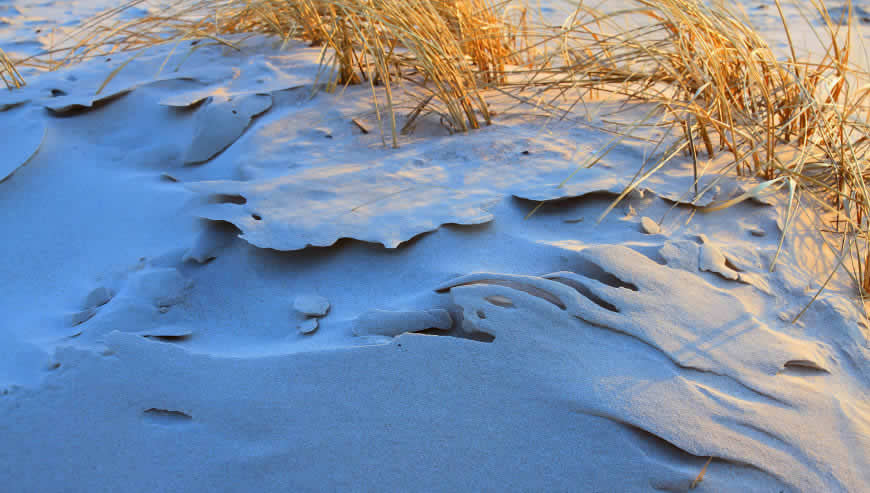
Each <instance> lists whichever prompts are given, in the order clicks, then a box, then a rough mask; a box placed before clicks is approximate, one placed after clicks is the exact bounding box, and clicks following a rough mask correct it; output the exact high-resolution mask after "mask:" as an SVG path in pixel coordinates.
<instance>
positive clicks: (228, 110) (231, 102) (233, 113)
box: [184, 94, 272, 164]
mask: <svg viewBox="0 0 870 493" xmlns="http://www.w3.org/2000/svg"><path fill="white" fill-rule="evenodd" d="M271 107H272V96H271V95H269V94H247V95H242V96H212V97H211V100H210V101H208V102H207V103H206V105H205V106H204V107H203V108H201V109H200V110H199V111H198V112H197V114H196V131H195V134H194V136H193V142H191V143H190V148H189V149H188V150H187V154H186V155H185V157H184V162H185V163H186V164H195V163H202V162H205V161H208V160H209V159H211V158H213V157H214V156H216V155H217V154H218V153H220V152H221V151H223V150H224V149H226V148H227V147H229V146H230V145H232V143H233V142H235V141H236V139H238V138H239V137H241V135H242V134H243V133H244V132H245V129H247V128H248V125H250V124H251V119H253V118H254V117H256V116H257V115H260V114H262V113H265V112H266V111H268V110H269V108H271Z"/></svg>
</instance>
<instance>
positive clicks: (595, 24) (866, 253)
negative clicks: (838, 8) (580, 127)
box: [519, 0, 870, 294]
mask: <svg viewBox="0 0 870 493" xmlns="http://www.w3.org/2000/svg"><path fill="white" fill-rule="evenodd" d="M635 4H636V5H637V7H636V8H632V9H628V10H623V11H619V12H615V13H602V12H597V11H594V10H592V9H585V8H583V7H582V5H581V6H580V7H578V10H577V11H576V12H575V13H574V15H573V16H572V17H571V18H570V19H569V20H568V21H567V22H566V23H565V24H564V25H563V26H562V27H561V29H559V32H558V33H555V34H549V33H545V34H544V38H545V40H544V41H545V42H549V43H555V42H558V45H559V50H558V51H556V52H555V53H553V54H551V55H550V56H549V57H548V58H546V59H544V60H539V61H538V63H537V66H539V67H546V68H545V69H542V70H538V71H536V72H534V73H533V76H532V77H531V79H530V80H528V81H524V82H523V84H522V87H521V88H520V89H521V91H519V92H520V93H523V92H528V91H529V89H533V90H534V91H535V94H536V96H542V95H546V94H551V95H554V96H552V97H551V99H548V100H546V102H545V104H544V105H543V106H544V107H546V108H547V109H548V111H551V112H557V113H558V111H560V110H563V109H564V108H565V107H566V106H568V107H571V106H573V105H575V104H576V103H577V102H576V101H573V102H572V101H569V102H568V104H567V105H566V104H565V103H564V102H563V103H559V101H558V98H559V97H560V96H562V95H563V94H565V93H566V92H567V91H568V90H579V91H581V93H582V96H581V99H582V98H584V97H586V96H587V95H589V94H591V93H593V92H599V93H608V94H611V95H612V97H615V98H618V99H623V100H625V101H636V102H644V103H654V104H655V105H657V106H658V107H659V109H660V116H661V118H662V120H661V122H662V123H660V124H659V125H661V126H665V127H670V129H671V132H670V135H672V136H673V135H680V137H681V138H679V139H678V140H677V141H676V143H675V144H674V145H673V146H672V147H671V148H670V149H669V150H668V151H666V152H664V153H663V156H664V157H663V158H662V159H660V160H659V161H658V162H656V163H654V164H652V165H651V166H650V167H649V168H648V169H647V170H644V172H643V173H639V174H638V177H637V178H636V180H635V181H634V183H633V185H631V186H630V187H628V189H627V190H626V191H625V192H624V193H623V195H622V196H620V198H619V200H621V199H622V198H623V197H624V196H625V195H626V194H627V193H628V192H629V191H630V190H631V189H633V188H635V187H637V186H638V185H639V184H640V183H641V182H642V181H643V180H645V179H647V178H649V177H650V176H651V175H652V174H653V173H655V172H656V171H658V170H660V169H661V168H662V167H664V166H665V165H666V164H667V163H668V162H669V161H670V160H672V159H673V158H674V157H676V156H678V155H679V153H680V152H683V151H688V152H690V154H691V155H692V157H693V158H694V159H696V160H697V154H698V150H699V149H701V150H705V151H706V153H707V154H708V155H709V156H710V157H711V158H712V157H714V156H716V155H717V154H719V153H722V152H725V153H727V154H729V155H730V159H729V160H728V162H729V163H730V164H729V165H728V166H727V167H726V169H725V170H726V171H727V170H728V169H730V170H731V171H732V172H735V173H738V174H741V175H754V176H758V177H760V178H762V179H763V180H766V181H765V182H764V183H763V184H762V185H760V186H759V187H756V190H755V191H756V192H760V191H761V190H763V189H765V188H776V187H783V186H785V187H787V188H788V189H789V191H790V196H789V200H790V203H789V210H788V219H787V221H786V234H787V233H788V228H789V226H790V219H791V217H792V215H793V213H794V210H795V208H796V207H797V206H798V203H799V202H800V199H801V198H806V199H809V200H810V201H812V202H815V203H816V204H817V205H818V206H820V207H821V209H822V210H823V211H824V212H827V213H828V217H829V219H832V221H833V224H832V226H833V229H834V230H836V232H838V233H840V238H839V242H840V244H839V245H835V244H834V243H832V242H830V241H829V242H828V244H829V245H830V246H832V248H833V249H834V250H835V251H836V252H837V254H838V255H839V256H840V259H839V260H840V262H843V260H844V259H845V257H846V256H848V255H849V254H851V255H852V258H853V263H852V267H851V268H850V269H848V270H849V272H850V274H851V275H852V276H853V278H854V279H855V281H856V284H857V286H858V287H859V291H860V292H862V294H863V293H866V292H868V291H870V250H868V249H867V240H868V236H870V228H868V221H867V215H868V213H870V195H868V193H867V186H866V182H865V180H866V179H867V177H868V170H867V166H866V162H867V155H868V151H870V138H868V124H867V122H868V121H870V120H868V117H870V106H868V105H867V101H866V99H867V95H868V91H870V86H868V85H867V82H868V74H867V73H866V72H865V71H864V70H862V69H859V68H856V67H855V66H853V65H852V64H851V63H850V55H851V51H852V47H851V45H850V44H849V39H851V36H850V35H851V32H850V31H851V23H847V24H846V26H845V27H843V28H841V27H840V23H839V22H835V21H834V20H832V19H830V16H829V15H828V13H827V10H826V8H825V5H824V3H815V4H814V5H815V8H816V10H817V12H816V13H817V14H818V15H819V16H820V17H821V18H822V19H823V20H824V21H825V22H824V27H823V28H822V30H821V32H820V33H818V32H817V35H818V36H820V37H821V38H823V39H826V40H827V43H826V44H827V45H828V51H827V53H825V54H824V55H823V56H822V57H821V59H819V60H814V61H807V60H800V59H799V58H798V57H797V55H796V54H795V48H794V45H793V44H792V43H791V35H790V32H789V26H788V24H787V23H786V20H785V16H784V15H783V13H782V8H781V5H780V4H779V0H776V6H777V8H778V12H779V15H780V17H781V19H782V23H783V28H784V29H785V32H786V35H787V37H788V39H789V48H790V50H789V53H788V55H786V57H778V56H777V54H776V53H774V51H773V49H771V47H770V46H769V45H768V44H767V42H766V41H765V40H764V39H763V38H762V37H761V36H760V35H759V34H758V33H757V32H756V31H755V30H754V29H753V28H752V27H750V25H749V23H748V22H747V21H745V20H744V19H743V18H742V17H741V16H740V15H739V14H737V13H735V12H732V11H730V10H729V9H728V8H727V7H725V6H723V5H721V4H716V3H713V4H709V3H705V2H701V1H699V0H655V1H653V0H635ZM842 30H845V31H846V32H845V33H843V32H841V31H842ZM522 97H523V98H528V96H522ZM536 99H540V98H536ZM643 123H645V122H643ZM624 137H625V138H627V137H628V135H625V136H624ZM587 164H588V165H590V166H591V165H592V164H594V162H591V163H587ZM696 187H697V185H696ZM696 190H697V188H696ZM700 193H701V194H703V193H704V190H701V191H700ZM617 202H618V201H617ZM733 203H735V202H734V201H732V202H729V203H726V204H720V205H716V206H713V207H709V208H706V209H704V210H707V211H713V210H718V209H721V208H724V207H727V206H729V205H733ZM614 205H615V203H614ZM774 262H776V261H774ZM771 269H773V265H771Z"/></svg>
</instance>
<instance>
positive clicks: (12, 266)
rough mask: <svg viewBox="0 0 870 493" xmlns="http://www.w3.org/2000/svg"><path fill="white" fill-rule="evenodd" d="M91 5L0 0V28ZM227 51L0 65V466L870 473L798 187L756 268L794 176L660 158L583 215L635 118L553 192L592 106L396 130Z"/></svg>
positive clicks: (858, 404)
mask: <svg viewBox="0 0 870 493" xmlns="http://www.w3.org/2000/svg"><path fill="white" fill-rule="evenodd" d="M110 3H111V2H83V1H51V0H49V1H46V2H40V3H38V4H37V3H35V2H33V3H30V2H24V1H22V0H15V1H0V48H3V49H4V50H6V51H8V52H10V53H35V52H37V51H38V50H39V49H42V48H43V47H45V46H47V44H48V43H49V42H50V40H47V39H46V36H47V33H49V32H52V30H54V32H61V31H62V30H63V29H70V28H72V27H73V26H75V25H76V23H77V22H79V21H80V20H81V19H83V18H86V17H87V16H89V15H92V14H93V13H95V12H97V11H99V10H100V9H102V8H104V7H105V6H107V5H109V4H110ZM756 4H757V2H756ZM151 5H152V7H153V6H154V5H156V3H154V4H151ZM144 8H145V7H143V9H144ZM154 8H156V7H154ZM755 8H757V5H755V4H752V5H747V10H749V9H755ZM544 9H545V11H546V12H545V13H547V14H548V15H553V16H556V17H557V16H558V15H559V14H560V12H563V11H564V9H565V4H564V3H558V2H557V3H552V2H551V3H548V4H546V5H545V6H544ZM755 12H756V13H755V14H753V15H752V19H753V21H754V22H757V27H758V28H759V29H761V30H762V32H764V33H765V34H766V35H767V36H769V38H770V39H771V42H772V44H774V45H775V46H778V47H779V48H783V47H784V45H783V44H782V43H783V39H782V33H781V32H779V31H778V29H777V26H778V24H777V22H778V19H777V18H776V17H775V14H774V12H771V9H770V8H758V9H757V10H756V11H755ZM787 13H788V15H789V16H791V17H792V18H794V19H795V21H796V22H797V19H799V18H800V17H799V13H798V12H797V11H796V10H794V9H793V8H791V7H789V9H787ZM128 15H137V13H136V11H132V12H130V13H129V14H128ZM138 15H141V12H140V13H139V14H138ZM37 30H38V31H39V32H37ZM809 32H810V31H809V30H807V31H806V32H804V33H803V35H802V36H799V38H800V39H801V43H805V47H806V50H812V49H813V47H814V42H813V40H812V39H810V34H809ZM866 32H870V31H867V30H866V29H865V30H863V31H861V32H859V33H858V34H857V36H860V37H864V36H865V33H866ZM241 46H242V49H241V51H238V52H236V51H229V50H227V49H225V48H222V47H217V46H209V47H204V48H202V49H199V50H197V51H196V52H194V54H193V55H191V56H190V57H186V53H182V52H175V53H172V54H171V55H170V47H166V48H157V49H154V50H152V51H149V52H148V53H147V54H144V55H142V56H140V57H139V58H137V60H135V61H134V62H132V63H130V64H129V65H128V66H127V67H125V69H124V70H122V71H120V72H119V73H118V76H117V77H115V78H114V79H113V80H112V81H111V83H109V84H108V85H107V86H106V87H105V88H103V90H102V91H98V90H97V89H98V88H99V86H100V85H101V83H102V81H103V80H104V79H105V77H106V75H107V74H108V73H109V72H110V71H111V70H113V69H114V68H116V67H117V66H119V64H122V63H124V62H125V61H126V58H125V56H124V55H118V56H116V57H111V58H112V59H105V60H103V59H99V60H93V61H89V62H86V63H83V64H81V65H77V66H74V67H70V68H66V69H63V70H61V71H58V72H52V73H44V74H36V73H29V72H25V75H26V76H27V77H28V82H29V84H28V85H27V86H26V87H25V88H23V89H20V90H16V91H0V121H2V128H3V129H4V132H3V135H4V139H3V141H2V142H0V156H2V157H0V227H2V231H3V236H2V240H0V245H2V249H0V253H2V255H0V279H2V280H3V283H2V285H0V313H2V317H0V484H3V485H4V486H3V487H2V488H0V489H3V490H4V491H10V492H43V491H44V492H49V491H76V492H78V491H82V492H85V491H87V492H96V491H239V492H242V491H412V490H424V491H506V490H508V491H513V490H527V491H590V492H591V491H674V492H677V491H687V490H688V489H689V487H690V485H691V484H692V482H693V480H694V479H695V478H696V477H697V476H698V474H699V472H700V471H701V469H702V468H703V467H704V465H705V463H706V462H707V461H708V458H711V459H710V463H709V466H708V467H707V469H706V473H705V475H704V479H703V481H702V482H700V483H698V484H697V487H696V488H695V490H697V491H708V492H745V491H761V492H768V491H770V492H776V491H807V492H816V491H851V492H859V491H868V490H870V467H868V466H870V346H868V331H867V328H866V325H865V324H864V322H863V319H862V316H863V308H862V307H860V306H858V304H857V301H856V299H855V296H854V290H853V287H852V285H851V284H850V282H849V280H848V278H847V277H846V276H845V275H836V276H835V277H834V278H833V279H832V281H831V283H830V285H829V287H828V289H827V290H825V291H824V292H823V294H822V295H821V296H819V298H818V299H817V300H816V301H815V302H814V303H813V304H812V305H810V308H809V309H808V310H807V312H806V313H805V314H804V315H803V317H802V318H801V319H800V321H798V322H797V323H791V320H792V319H793V318H794V316H795V315H797V314H798V313H799V312H800V311H801V310H802V309H803V308H804V307H805V306H806V305H807V303H808V302H809V301H810V299H812V297H813V296H814V295H815V294H816V291H817V290H818V288H819V285H820V284H819V283H820V281H821V280H824V278H825V277H826V276H827V274H828V273H829V272H830V270H831V269H832V267H833V266H834V264H835V262H836V258H835V257H834V256H833V255H832V254H831V252H830V250H829V249H828V248H827V247H826V246H825V245H824V244H822V243H821V242H820V241H819V240H818V236H817V235H816V233H815V231H816V230H817V228H818V227H819V225H820V223H819V220H818V218H817V216H816V215H815V214H814V213H813V211H812V210H811V209H810V208H805V209H802V210H800V211H799V213H798V214H797V215H796V217H795V218H794V219H793V224H794V225H793V226H792V228H793V231H792V235H791V236H789V237H788V238H787V240H786V241H785V243H784V246H783V251H782V253H780V255H779V258H778V261H777V266H776V269H774V271H773V272H770V271H769V266H770V263H771V262H772V261H773V258H774V256H775V254H776V251H777V247H778V246H779V243H780V235H781V232H782V230H783V225H784V221H785V207H784V204H785V200H786V198H785V197H784V196H779V195H771V196H765V197H759V198H757V199H756V200H747V201H745V202H742V203H740V204H738V205H736V206H734V207H732V208H729V209H726V210H723V211H719V212H714V213H693V209H692V207H691V206H689V205H687V204H688V203H690V202H693V201H694V202H695V204H698V205H708V204H715V203H721V202H722V201H725V200H728V199H729V198H732V197H735V196H738V195H740V194H741V193H743V192H744V191H746V190H748V189H749V188H751V187H752V186H753V185H754V184H755V182H754V181H752V180H747V179H739V178H735V177H733V176H719V175H717V174H715V173H714V172H710V173H709V174H708V175H707V176H705V177H704V179H703V180H702V189H704V190H706V192H705V193H704V194H703V195H702V196H701V197H694V196H693V194H692V193H691V183H692V181H693V172H692V168H691V161H690V160H689V159H688V158H685V159H683V158H681V159H678V160H676V161H675V162H673V163H672V164H669V165H668V167H667V168H666V169H664V170H662V172H661V173H660V174H657V175H654V176H653V177H652V178H650V179H649V180H647V181H646V182H644V184H643V186H641V187H640V188H639V190H638V191H636V192H633V193H632V194H631V195H630V196H629V197H627V198H626V200H625V201H623V202H622V203H621V204H620V205H618V206H617V207H616V208H615V209H614V210H613V211H611V212H610V213H609V214H607V215H606V216H605V217H604V218H603V219H602V220H601V221H600V222H598V219H599V218H600V217H601V215H602V213H603V212H604V211H605V210H606V209H607V208H608V206H609V205H610V204H611V202H612V201H613V199H614V198H615V196H616V195H617V194H619V192H621V191H622V189H623V187H625V185H626V184H627V183H628V182H629V180H630V179H631V177H632V176H634V173H635V172H636V171H637V169H638V168H639V166H640V165H641V164H642V163H643V162H644V161H645V160H647V159H650V158H651V156H650V153H651V150H650V148H649V146H648V145H647V144H645V143H644V142H641V141H625V142H622V143H619V144H618V145H616V146H613V148H612V149H609V152H608V153H607V154H606V156H605V157H604V158H602V160H601V161H600V163H599V165H597V166H596V167H594V168H592V169H589V170H583V171H581V172H579V173H577V174H576V175H574V177H573V178H572V179H571V180H570V181H569V182H568V183H567V184H566V185H565V186H564V187H558V185H559V183H561V182H562V181H563V180H564V179H565V178H566V177H567V176H568V175H570V174H571V173H573V172H574V171H575V170H576V168H577V166H578V163H580V162H581V161H583V160H585V159H586V158H587V157H588V156H590V155H595V153H600V152H602V149H604V148H605V147H606V146H607V144H608V142H610V141H611V140H612V135H611V134H608V133H607V132H605V131H602V130H593V129H590V128H589V127H588V126H584V125H581V124H578V123H577V122H578V121H580V120H582V119H583V118H593V119H594V118H596V116H595V115H594V114H592V115H590V113H589V112H588V108H586V109H585V110H582V111H581V110H579V109H578V112H577V114H576V115H574V116H575V117H576V120H575V119H573V118H569V119H566V120H564V121H553V120H549V119H547V118H544V117H542V116H540V115H534V114H532V113H531V112H529V111H528V110H524V109H522V108H512V109H511V108H510V106H511V105H509V104H508V103H507V102H504V101H502V102H499V101H498V100H497V98H496V100H495V102H494V104H495V105H496V108H497V109H498V110H499V112H498V113H499V115H498V117H497V118H496V120H495V122H494V124H493V125H491V126H488V127H486V128H484V129H481V130H478V131H474V132H472V133H469V134H464V135H462V134H454V135H451V134H450V133H449V132H448V131H447V130H446V129H445V128H444V127H443V125H441V124H440V123H439V121H438V119H437V117H429V118H421V120H420V121H419V122H418V123H417V125H416V128H415V130H414V131H413V132H412V133H410V134H409V135H404V136H402V139H401V141H400V144H401V145H400V147H399V148H396V149H393V148H390V147H389V146H385V145H384V141H383V139H382V136H381V134H380V133H379V131H378V130H377V129H378V123H377V119H376V116H375V114H374V111H373V110H372V107H371V103H370V101H371V91H370V89H369V88H367V87H349V88H347V89H345V90H344V91H340V92H337V93H332V94H330V93H326V92H323V91H321V90H318V86H317V85H316V81H317V80H318V79H317V77H318V64H317V62H318V57H319V54H320V52H319V50H318V49H317V48H311V47H307V46H305V45H302V44H296V43H290V44H289V45H288V46H285V47H281V46H280V43H276V42H275V41H274V40H270V39H266V38H259V37H255V38H250V39H247V40H246V41H244V42H242V44H241ZM167 56H169V57H170V58H169V62H168V63H165V62H166V58H167ZM161 66H164V67H171V69H164V70H161V69H160V67H161ZM405 104H406V106H405V107H404V110H403V109H402V108H400V111H399V117H400V122H399V124H400V125H402V124H403V121H402V119H403V118H406V115H407V114H408V113H409V112H410V110H411V109H413V102H406V103H405ZM499 105H502V106H499ZM595 108H597V110H595V111H598V112H600V113H606V112H607V109H608V106H607V103H600V104H599V105H597V106H595ZM502 110H503V111H502ZM584 111H586V112H585V113H584ZM637 111H638V114H639V115H642V114H643V112H644V108H638V110H637ZM352 120H356V121H357V122H359V123H361V124H362V125H363V126H364V127H366V128H367V129H369V130H371V131H370V132H369V133H364V132H363V131H362V130H361V128H360V126H359V125H357V124H355V123H354V122H353V121H352ZM650 137H653V135H650ZM652 157H655V156H652ZM715 165H716V163H711V169H715ZM542 200H546V201H548V202H547V203H546V205H544V206H543V207H541V208H540V209H538V210H537V211H536V212H535V214H533V215H531V216H530V217H529V213H530V212H531V211H532V210H533V209H535V208H536V206H537V205H538V204H539V201H542Z"/></svg>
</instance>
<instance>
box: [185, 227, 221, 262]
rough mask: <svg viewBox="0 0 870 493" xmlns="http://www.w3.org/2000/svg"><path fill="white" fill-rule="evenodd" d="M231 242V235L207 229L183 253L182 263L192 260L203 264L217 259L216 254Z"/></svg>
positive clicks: (218, 230)
mask: <svg viewBox="0 0 870 493" xmlns="http://www.w3.org/2000/svg"><path fill="white" fill-rule="evenodd" d="M232 240H233V235H230V234H227V232H226V231H224V230H222V229H220V228H216V227H209V228H206V229H205V230H203V231H202V232H201V233H200V234H199V236H197V237H196V240H195V241H194V243H193V246H191V247H190V249H188V250H187V252H185V254H184V257H183V258H182V259H181V260H182V262H187V261H190V260H193V261H194V262H197V263H200V264H204V263H206V262H208V261H209V260H212V259H214V258H216V257H217V252H218V251H219V250H221V249H222V248H224V247H225V246H227V245H228V244H229V243H230V242H232Z"/></svg>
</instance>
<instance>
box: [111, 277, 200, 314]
mask: <svg viewBox="0 0 870 493" xmlns="http://www.w3.org/2000/svg"><path fill="white" fill-rule="evenodd" d="M191 285H192V283H191V282H190V281H189V280H187V279H185V278H184V277H183V276H182V275H181V274H180V273H179V272H178V270H176V269H173V268H155V269H148V270H144V271H140V272H138V273H136V275H135V276H134V277H132V278H131V279H130V280H129V281H128V285H127V286H126V287H125V289H124V291H125V294H127V295H128V296H132V297H133V298H138V299H141V300H144V301H146V302H148V303H151V304H153V305H155V306H158V307H168V306H171V305H175V304H177V303H180V302H181V300H182V299H184V297H185V296H186V294H187V290H188V289H189V288H190V287H191Z"/></svg>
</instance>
